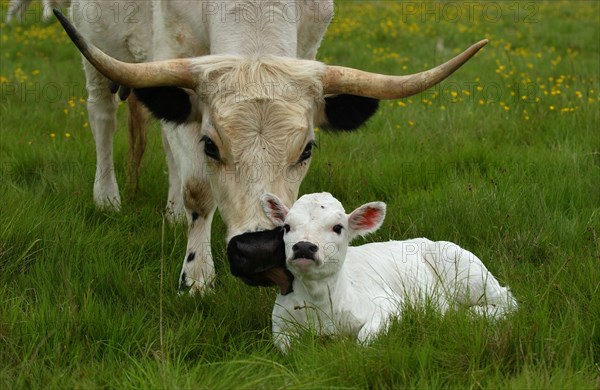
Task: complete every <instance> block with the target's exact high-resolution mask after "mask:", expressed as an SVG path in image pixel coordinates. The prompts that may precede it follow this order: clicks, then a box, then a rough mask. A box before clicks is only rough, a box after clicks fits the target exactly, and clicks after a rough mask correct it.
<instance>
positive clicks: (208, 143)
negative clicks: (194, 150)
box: [200, 135, 221, 161]
mask: <svg viewBox="0 0 600 390" xmlns="http://www.w3.org/2000/svg"><path fill="white" fill-rule="evenodd" d="M200 141H201V142H204V154H206V155H207V156H208V157H210V158H212V159H214V160H217V161H219V160H220V159H221V156H219V148H217V145H215V143H214V142H213V140H212V139H210V138H209V137H208V136H206V135H205V136H203V137H202V139H201V140H200Z"/></svg>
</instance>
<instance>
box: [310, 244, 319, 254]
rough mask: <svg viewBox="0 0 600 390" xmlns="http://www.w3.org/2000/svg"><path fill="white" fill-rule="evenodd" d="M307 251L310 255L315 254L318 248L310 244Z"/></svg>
mask: <svg viewBox="0 0 600 390" xmlns="http://www.w3.org/2000/svg"><path fill="white" fill-rule="evenodd" d="M308 250H310V251H311V252H312V253H317V251H318V250H319V247H318V246H316V245H315V244H312V245H311V246H309V247H308Z"/></svg>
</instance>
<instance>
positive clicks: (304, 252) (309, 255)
mask: <svg viewBox="0 0 600 390" xmlns="http://www.w3.org/2000/svg"><path fill="white" fill-rule="evenodd" d="M318 250H319V247H318V246H316V245H315V244H313V243H312V242H308V241H300V242H297V243H295V244H294V245H293V246H292V251H294V258H296V259H299V258H305V259H314V258H315V253H317V251H318Z"/></svg>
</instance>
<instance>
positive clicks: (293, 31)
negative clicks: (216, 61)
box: [210, 0, 298, 58]
mask: <svg viewBox="0 0 600 390" xmlns="http://www.w3.org/2000/svg"><path fill="white" fill-rule="evenodd" d="M225 4H228V3H225ZM284 7H287V8H284ZM288 8H289V4H288V2H273V1H260V0H258V1H257V0H255V1H252V0H243V1H238V2H232V3H231V5H230V6H228V8H227V9H226V11H225V12H220V13H219V14H216V15H211V23H210V37H211V39H210V41H211V48H210V52H211V54H234V55H240V56H244V57H256V58H258V57H261V56H269V55H275V56H284V57H296V47H297V36H298V32H297V26H296V23H295V22H294V20H293V18H290V17H289V16H286V15H287V13H289V12H290V11H289V9H288ZM286 9H287V11H286Z"/></svg>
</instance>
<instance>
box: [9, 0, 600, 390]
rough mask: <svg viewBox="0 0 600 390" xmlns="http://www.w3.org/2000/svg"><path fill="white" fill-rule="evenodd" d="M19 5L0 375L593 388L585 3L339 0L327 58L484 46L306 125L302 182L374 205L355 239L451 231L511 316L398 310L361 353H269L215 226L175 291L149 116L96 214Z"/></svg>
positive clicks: (594, 296) (596, 230)
mask: <svg viewBox="0 0 600 390" xmlns="http://www.w3.org/2000/svg"><path fill="white" fill-rule="evenodd" d="M6 7H7V1H6V0H3V1H2V19H4V16H5V12H6ZM37 11H38V13H37V14H36V12H35V11H32V12H31V13H29V14H28V16H27V20H26V21H25V23H24V24H22V25H20V26H19V25H17V24H12V25H9V26H7V25H5V24H0V26H1V34H0V35H1V36H0V48H1V52H0V122H1V127H0V129H1V134H0V135H1V136H0V199H1V202H0V388H4V389H11V388H97V387H109V388H178V387H179V388H238V387H242V388H279V387H284V388H319V387H343V388H348V387H351V388H353V387H357V388H367V387H368V388H385V387H414V388H439V387H457V388H529V389H539V388H596V389H597V388H599V387H600V379H599V378H600V363H599V362H600V332H599V327H600V291H599V290H600V243H599V240H600V238H599V236H600V222H599V219H600V184H599V183H600V132H599V131H598V129H599V128H600V118H599V113H600V74H599V73H600V27H599V26H600V5H599V3H597V2H595V1H571V2H560V1H548V2H523V3H520V2H477V1H475V2H467V3H461V2H435V3H429V2H428V3H420V2H412V3H406V2H404V3H399V2H385V1H369V2H340V3H339V4H337V16H336V19H335V20H334V22H333V23H332V25H331V27H330V29H329V31H328V34H327V36H326V39H325V41H324V42H323V44H322V46H321V50H320V53H319V59H321V60H323V61H326V62H328V63H335V64H340V65H346V66H353V67H358V68H363V69H367V70H372V71H379V72H387V73H409V72H415V71H418V70H421V69H423V68H425V67H428V66H432V65H434V63H436V62H439V61H440V60H442V59H444V60H445V59H447V58H450V57H451V56H452V55H453V54H455V53H456V52H457V51H458V50H459V49H463V48H466V47H468V46H469V45H470V44H471V43H473V42H476V41H478V40H479V39H481V38H484V37H485V38H489V39H490V44H489V45H488V46H487V47H486V48H485V49H483V50H482V52H481V53H479V54H478V55H477V56H476V57H475V58H474V59H473V60H471V61H470V62H469V63H467V65H466V66H465V67H464V68H462V69H460V70H459V71H458V72H457V73H456V74H455V75H453V76H452V77H451V78H450V79H449V80H448V81H446V82H444V83H442V84H441V85H440V86H438V87H436V88H434V89H433V90H431V91H428V92H426V93H423V94H421V95H419V96H414V97H412V98H410V99H405V100H402V101H389V102H382V105H381V109H380V111H379V113H378V114H377V115H376V116H375V117H374V118H373V119H372V120H371V121H370V122H369V124H368V125H367V126H365V127H364V128H362V129H360V130H359V131H357V132H355V133H351V134H329V133H326V132H323V131H319V132H318V134H317V135H318V144H319V148H318V149H317V150H316V152H315V153H314V157H313V161H312V166H311V168H310V172H309V174H308V176H307V178H306V179H305V181H304V183H303V185H302V188H301V193H309V192H316V191H329V192H331V193H333V194H334V195H335V196H336V197H338V198H339V199H340V200H341V201H342V203H344V205H345V206H346V208H347V209H353V208H355V207H357V206H359V205H360V204H362V203H365V202H368V201H374V200H381V201H385V202H386V203H387V204H388V217H387V219H386V222H385V223H384V226H383V228H382V229H381V230H379V231H378V232H377V233H376V234H374V235H372V236H370V237H368V238H367V239H366V240H364V241H370V240H373V241H375V240H388V239H405V238H412V237H420V236H424V237H428V238H430V239H435V240H449V241H454V242H456V243H458V244H459V245H461V246H463V247H464V248H466V249H469V250H470V251H472V252H474V253H475V254H477V255H478V256H479V257H480V258H481V259H482V260H483V261H484V262H485V264H486V265H487V266H488V268H489V269H490V270H491V271H492V273H493V274H494V275H496V276H497V277H498V278H499V279H500V280H501V282H502V283H503V284H507V285H509V286H510V287H511V289H512V291H513V293H514V295H515V296H516V297H517V299H518V301H519V304H520V310H519V311H518V312H517V313H516V314H515V315H514V316H512V317H510V318H508V319H506V320H504V321H500V322H498V323H490V322H487V321H485V320H473V319H470V318H469V317H468V315H467V313H465V312H456V313H454V312H453V313H449V314H448V315H446V316H444V317H441V316H439V315H437V314H436V313H432V312H429V311H426V310H414V311H408V312H407V313H406V315H405V316H404V317H403V318H402V319H401V320H399V321H397V322H396V323H395V324H394V326H393V327H392V329H391V330H390V332H389V333H388V334H387V335H384V336H381V337H380V338H379V339H378V340H377V341H375V342H374V343H373V344H372V345H370V346H368V347H361V346H358V345H356V344H355V343H354V342H353V341H352V340H350V339H347V338H329V339H321V338H318V337H313V336H311V335H307V336H306V337H305V338H304V339H302V340H301V342H299V343H298V344H296V345H295V347H294V349H293V351H292V352H291V353H290V354H288V355H286V356H283V355H281V354H280V353H279V352H278V351H277V350H276V349H275V347H274V346H273V344H272V341H271V332H270V315H271V310H272V305H273V302H274V300H275V296H276V291H275V290H274V289H269V288H251V287H248V286H246V285H244V284H242V283H241V282H240V281H238V280H236V279H235V278H234V277H233V276H231V275H230V274H229V271H228V265H227V262H226V258H225V252H224V249H225V243H224V240H223V236H224V233H225V229H224V226H223V224H222V222H221V221H220V220H218V218H217V219H216V220H215V222H214V224H213V248H214V250H213V253H215V255H216V266H217V272H218V281H217V284H216V288H215V290H214V293H212V294H209V295H208V296H204V297H188V296H182V297H180V296H177V294H176V292H177V290H176V287H177V283H176V282H177V279H178V272H179V270H180V266H181V261H182V259H183V256H184V255H185V253H184V251H185V243H186V228H185V226H170V225H168V224H163V206H164V204H165V203H166V194H167V176H166V164H165V162H164V153H163V152H162V150H161V146H160V133H159V128H158V124H157V123H153V125H152V129H151V131H150V134H149V148H148V150H147V152H146V156H145V157H144V161H143V171H142V177H141V182H140V192H139V193H138V194H137V196H135V197H133V198H132V197H128V196H127V195H128V194H127V193H124V194H123V195H124V198H125V199H126V200H125V201H124V202H123V210H122V212H120V213H118V214H117V213H107V212H101V211H98V210H96V209H95V207H94V205H93V201H92V181H93V178H94V166H95V155H94V143H93V139H92V135H91V132H90V130H89V126H88V122H87V113H86V109H85V98H86V93H85V88H84V86H85V81H84V77H83V71H82V70H81V62H80V59H79V55H78V52H77V51H76V49H75V48H74V46H73V45H72V44H71V43H70V42H69V41H68V40H67V38H66V36H65V34H64V33H63V31H62V29H61V28H60V27H59V26H58V24H57V23H56V22H53V23H51V24H48V25H44V24H42V23H40V22H39V16H37V15H39V9H38V10H37ZM119 115H120V124H121V131H119V132H118V135H117V140H116V145H115V150H116V162H117V166H118V179H119V180H120V184H121V188H122V189H123V188H125V183H124V181H125V177H126V171H127V170H126V164H127V162H126V159H127V146H126V138H127V137H126V132H125V131H123V129H124V128H125V121H126V116H127V114H126V109H125V107H124V106H123V107H121V110H120V112H119ZM161 308H162V313H161ZM161 327H162V333H161Z"/></svg>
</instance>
